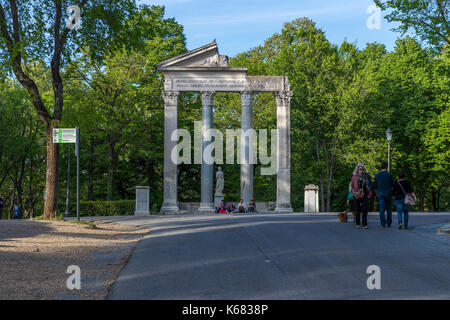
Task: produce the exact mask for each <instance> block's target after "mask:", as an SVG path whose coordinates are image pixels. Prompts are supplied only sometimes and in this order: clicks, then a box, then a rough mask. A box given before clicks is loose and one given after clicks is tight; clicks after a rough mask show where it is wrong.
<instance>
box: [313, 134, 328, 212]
mask: <svg viewBox="0 0 450 320" xmlns="http://www.w3.org/2000/svg"><path fill="white" fill-rule="evenodd" d="M314 136H315V138H316V156H317V168H318V170H317V171H318V172H319V180H320V211H321V212H323V211H324V209H325V199H324V196H323V176H322V171H321V169H322V168H321V165H320V152H319V141H318V138H317V133H316V131H314Z"/></svg>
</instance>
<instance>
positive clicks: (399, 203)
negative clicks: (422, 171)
mask: <svg viewBox="0 0 450 320" xmlns="http://www.w3.org/2000/svg"><path fill="white" fill-rule="evenodd" d="M392 193H393V194H394V197H395V206H396V207H397V219H398V229H399V230H401V229H402V227H403V228H404V229H405V230H407V229H408V220H409V207H410V206H411V205H414V203H415V202H416V201H417V198H416V195H415V193H414V191H413V189H412V187H411V183H409V181H408V180H407V179H406V173H405V171H400V173H399V174H398V180H397V181H396V182H395V183H394V187H393V189H392ZM402 218H404V219H402Z"/></svg>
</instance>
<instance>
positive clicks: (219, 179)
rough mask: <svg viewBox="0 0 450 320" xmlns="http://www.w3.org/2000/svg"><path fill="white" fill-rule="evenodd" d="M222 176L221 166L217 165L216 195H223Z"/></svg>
mask: <svg viewBox="0 0 450 320" xmlns="http://www.w3.org/2000/svg"><path fill="white" fill-rule="evenodd" d="M223 187H224V176H223V171H222V167H219V168H218V170H217V172H216V193H215V194H216V195H223Z"/></svg>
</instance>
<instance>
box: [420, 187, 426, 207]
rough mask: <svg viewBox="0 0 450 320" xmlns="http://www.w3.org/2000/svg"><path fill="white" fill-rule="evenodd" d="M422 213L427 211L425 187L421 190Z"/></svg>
mask: <svg viewBox="0 0 450 320" xmlns="http://www.w3.org/2000/svg"><path fill="white" fill-rule="evenodd" d="M419 199H420V211H425V190H424V188H423V187H421V188H420V190H419Z"/></svg>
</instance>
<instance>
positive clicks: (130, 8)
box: [0, 0, 146, 218]
mask: <svg viewBox="0 0 450 320" xmlns="http://www.w3.org/2000/svg"><path fill="white" fill-rule="evenodd" d="M73 4H74V3H73V1H63V0H54V1H50V0H45V1H16V0H11V1H9V2H7V1H3V0H2V1H0V40H1V41H0V53H1V57H2V59H1V63H2V66H3V67H7V68H10V69H12V71H13V73H14V75H15V77H16V79H17V80H18V81H19V82H20V84H21V85H22V86H23V87H24V88H25V89H27V91H28V93H29V95H30V97H31V100H32V102H33V106H34V108H35V109H36V112H37V114H38V116H39V118H40V119H41V120H42V122H43V123H44V125H45V131H46V141H47V170H46V201H45V206H44V217H45V218H51V217H54V216H55V214H56V210H57V195H58V153H59V149H58V145H57V144H54V143H53V142H52V131H53V129H54V128H55V127H56V126H57V125H58V123H59V122H60V121H61V119H62V114H63V101H64V99H63V79H62V77H61V66H62V64H64V63H65V62H67V61H68V60H70V58H71V57H72V56H73V55H74V54H75V52H77V50H78V48H79V47H80V46H88V47H90V48H93V49H92V50H91V51H90V52H95V53H97V52H105V51H106V52H107V51H108V50H109V49H110V48H114V47H115V46H116V45H117V43H120V42H121V40H122V41H123V40H124V32H120V30H122V28H123V25H122V23H123V21H124V20H125V18H127V17H128V16H130V15H132V14H133V12H135V11H136V10H137V6H136V5H135V2H134V1H131V0H122V1H119V2H117V1H111V0H103V1H88V0H82V1H80V2H79V3H76V4H78V6H79V8H80V10H81V16H82V18H83V19H84V22H83V23H84V24H83V28H81V30H80V31H75V30H72V29H71V28H69V27H68V26H66V23H65V21H66V20H67V19H68V14H67V11H66V8H68V7H69V6H70V5H73ZM49 21H50V22H49ZM142 36H143V37H145V36H146V34H143V35H142ZM141 39H142V37H140V38H135V39H133V40H135V41H136V42H139V40H141ZM133 42H134V41H130V43H133ZM31 60H39V61H45V62H49V67H50V70H51V84H52V89H53V101H52V102H51V103H46V102H45V101H44V99H43V97H42V95H41V92H40V90H39V87H38V85H37V83H36V78H33V77H32V76H30V74H29V73H27V71H26V70H24V68H23V62H27V61H31Z"/></svg>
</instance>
